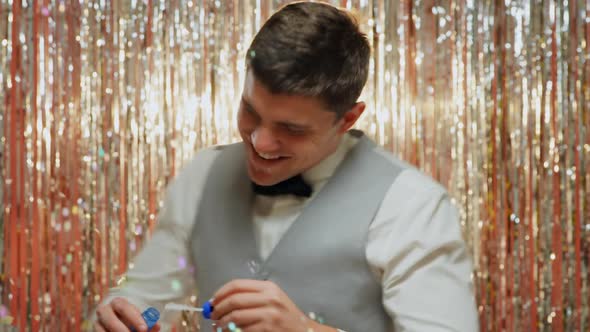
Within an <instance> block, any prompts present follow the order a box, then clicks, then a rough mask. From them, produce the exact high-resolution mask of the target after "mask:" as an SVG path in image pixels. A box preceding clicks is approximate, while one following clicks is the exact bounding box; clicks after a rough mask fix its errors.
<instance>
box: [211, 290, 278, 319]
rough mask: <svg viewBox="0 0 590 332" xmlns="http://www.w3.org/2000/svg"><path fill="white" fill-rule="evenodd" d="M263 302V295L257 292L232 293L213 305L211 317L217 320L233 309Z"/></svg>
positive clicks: (263, 303)
mask: <svg viewBox="0 0 590 332" xmlns="http://www.w3.org/2000/svg"><path fill="white" fill-rule="evenodd" d="M265 303H267V301H266V300H265V296H264V295H263V294H262V293H259V292H253V293H234V294H231V295H229V296H226V297H225V298H222V300H220V302H219V304H217V305H215V310H213V313H212V314H211V319H213V320H219V319H222V318H223V317H224V316H225V315H227V314H229V313H231V312H233V311H236V310H242V309H250V308H257V307H262V306H264V305H265Z"/></svg>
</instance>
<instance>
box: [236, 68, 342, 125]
mask: <svg viewBox="0 0 590 332" xmlns="http://www.w3.org/2000/svg"><path fill="white" fill-rule="evenodd" d="M242 98H243V100H244V101H245V102H246V103H248V104H249V105H250V106H251V107H252V108H253V109H254V111H256V113H260V115H271V114H267V113H272V114H273V115H286V114H292V116H295V117H298V116H301V117H310V116H312V117H332V116H335V113H334V112H331V111H329V110H328V108H327V107H325V105H324V103H323V102H322V101H321V100H320V99H319V98H316V97H309V96H300V95H289V94H277V93H272V92H270V91H269V89H268V88H267V87H266V86H265V85H264V84H262V83H261V82H260V81H258V80H257V79H256V77H255V75H254V74H252V72H251V71H248V73H247V74H246V78H245V82H244V90H243V94H242Z"/></svg>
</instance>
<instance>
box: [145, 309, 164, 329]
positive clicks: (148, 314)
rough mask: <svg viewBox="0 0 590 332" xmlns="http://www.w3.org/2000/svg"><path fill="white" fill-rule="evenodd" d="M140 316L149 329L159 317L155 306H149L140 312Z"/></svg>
mask: <svg viewBox="0 0 590 332" xmlns="http://www.w3.org/2000/svg"><path fill="white" fill-rule="evenodd" d="M141 317H143V320H145V323H146V324H147V327H148V331H149V330H150V329H151V328H152V327H154V326H155V325H156V323H157V322H158V320H159V319H160V312H159V311H158V309H156V308H152V307H149V308H147V309H145V311H144V312H142V313H141Z"/></svg>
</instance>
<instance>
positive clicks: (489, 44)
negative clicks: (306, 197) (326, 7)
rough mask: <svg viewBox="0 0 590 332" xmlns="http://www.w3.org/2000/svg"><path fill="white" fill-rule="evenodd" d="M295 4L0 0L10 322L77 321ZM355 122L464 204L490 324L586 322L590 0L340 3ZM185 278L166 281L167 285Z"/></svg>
mask: <svg viewBox="0 0 590 332" xmlns="http://www.w3.org/2000/svg"><path fill="white" fill-rule="evenodd" d="M285 2H286V1H272V0H245V1H229V0H223V1H212V0H192V1H190V0H189V1H187V0H167V1H164V0H161V1H158V0H125V1H115V0H59V1H58V0H52V1H49V0H0V137H1V141H0V152H1V160H2V173H1V180H2V185H1V186H0V188H1V189H0V190H1V191H0V196H1V202H2V203H0V204H2V205H1V206H2V213H0V218H1V219H0V226H1V231H0V236H1V237H0V239H1V243H2V245H0V251H1V252H0V266H1V274H0V295H1V296H0V329H2V327H3V326H4V327H6V328H8V327H7V326H6V324H10V323H11V324H15V325H16V326H19V327H20V328H19V330H21V331H24V330H25V328H31V329H32V330H33V331H37V330H39V329H42V330H48V331H66V330H75V331H77V330H80V328H81V327H82V326H83V325H84V322H85V319H86V317H87V316H88V314H89V312H90V311H91V309H92V308H93V307H94V306H95V305H96V304H97V303H98V302H99V301H100V299H101V296H103V295H104V294H105V292H106V291H107V289H108V288H109V287H110V286H112V285H114V284H116V282H117V281H118V280H119V278H120V277H121V276H122V274H123V273H124V271H125V270H126V268H127V267H128V264H129V262H130V258H132V257H133V256H134V255H135V254H136V253H137V250H138V249H139V248H140V245H141V243H142V241H143V240H144V239H145V238H147V237H149V234H150V231H151V230H152V228H153V226H154V222H155V215H156V214H157V211H158V209H159V207H160V200H161V198H162V193H163V189H164V188H165V185H166V183H167V182H168V181H169V180H170V178H171V177H173V176H174V174H175V173H176V172H177V171H178V169H179V168H180V167H181V166H182V164H183V163H184V162H185V161H187V160H188V159H190V158H191V156H192V155H193V153H194V151H195V150H197V149H199V148H202V147H205V146H210V145H212V144H221V143H228V142H232V141H236V140H237V135H236V127H235V121H234V118H235V114H236V109H237V102H238V100H239V96H240V93H241V84H242V79H243V77H244V62H243V59H244V52H245V50H246V49H247V47H248V45H249V43H250V41H251V39H252V37H253V35H254V33H255V32H256V31H257V29H259V28H260V26H261V24H262V23H263V22H264V20H265V19H266V18H267V17H268V16H269V14H270V13H272V12H273V11H274V10H275V9H277V8H278V7H279V6H281V5H282V4H284V3H285ZM331 2H332V3H334V4H336V5H339V6H342V7H346V8H348V9H351V10H353V11H354V12H355V13H356V14H357V15H358V16H359V18H360V19H359V20H360V23H361V25H362V28H363V30H364V31H366V32H367V34H368V37H369V40H370V41H371V43H372V45H373V57H372V60H371V76H370V79H369V82H368V85H367V87H366V89H365V91H364V94H363V100H365V101H367V102H368V112H367V113H366V114H365V115H364V118H363V121H362V122H361V124H360V125H359V127H360V128H361V129H364V130H365V131H366V133H368V134H369V135H370V136H371V137H374V138H375V140H376V141H377V142H378V143H379V144H381V145H383V146H385V147H386V148H387V149H388V150H391V151H393V152H394V153H395V154H397V155H399V156H401V157H403V158H404V159H406V160H408V161H410V162H412V163H414V164H416V165H417V166H418V167H420V168H421V169H423V170H424V171H425V172H427V173H429V174H431V175H433V176H434V177H435V178H436V179H438V180H439V181H440V182H442V183H443V184H444V185H446V186H447V187H448V189H449V191H450V192H451V194H452V195H453V197H454V200H455V202H456V203H457V204H458V205H459V206H460V208H461V221H462V225H463V227H464V234H465V236H466V239H467V240H468V243H469V245H470V248H471V250H472V253H473V256H474V261H475V266H476V269H475V271H474V273H473V278H474V281H475V285H476V294H477V299H478V305H479V313H480V319H481V329H482V331H588V330H589V329H590V312H589V309H590V308H589V303H588V301H589V300H590V291H589V286H590V284H589V283H590V279H589V278H590V271H589V270H588V268H589V267H590V264H589V263H590V262H589V259H590V257H589V254H590V133H589V130H590V50H589V47H590V45H589V43H590V1H589V0H400V1H393V0H392V1H388V0H341V1H331ZM171 286H173V285H171Z"/></svg>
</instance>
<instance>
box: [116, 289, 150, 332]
mask: <svg viewBox="0 0 590 332" xmlns="http://www.w3.org/2000/svg"><path fill="white" fill-rule="evenodd" d="M111 306H112V307H113V311H114V312H115V313H116V314H117V316H119V317H120V318H121V320H122V321H123V322H124V323H125V324H126V325H129V326H130V327H134V328H135V329H136V330H138V331H139V332H146V331H147V325H146V323H145V321H144V320H143V317H141V312H140V311H139V309H137V307H135V306H134V305H133V304H131V303H129V302H128V301H127V300H126V299H124V298H121V297H117V298H114V299H113V300H112V301H111Z"/></svg>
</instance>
